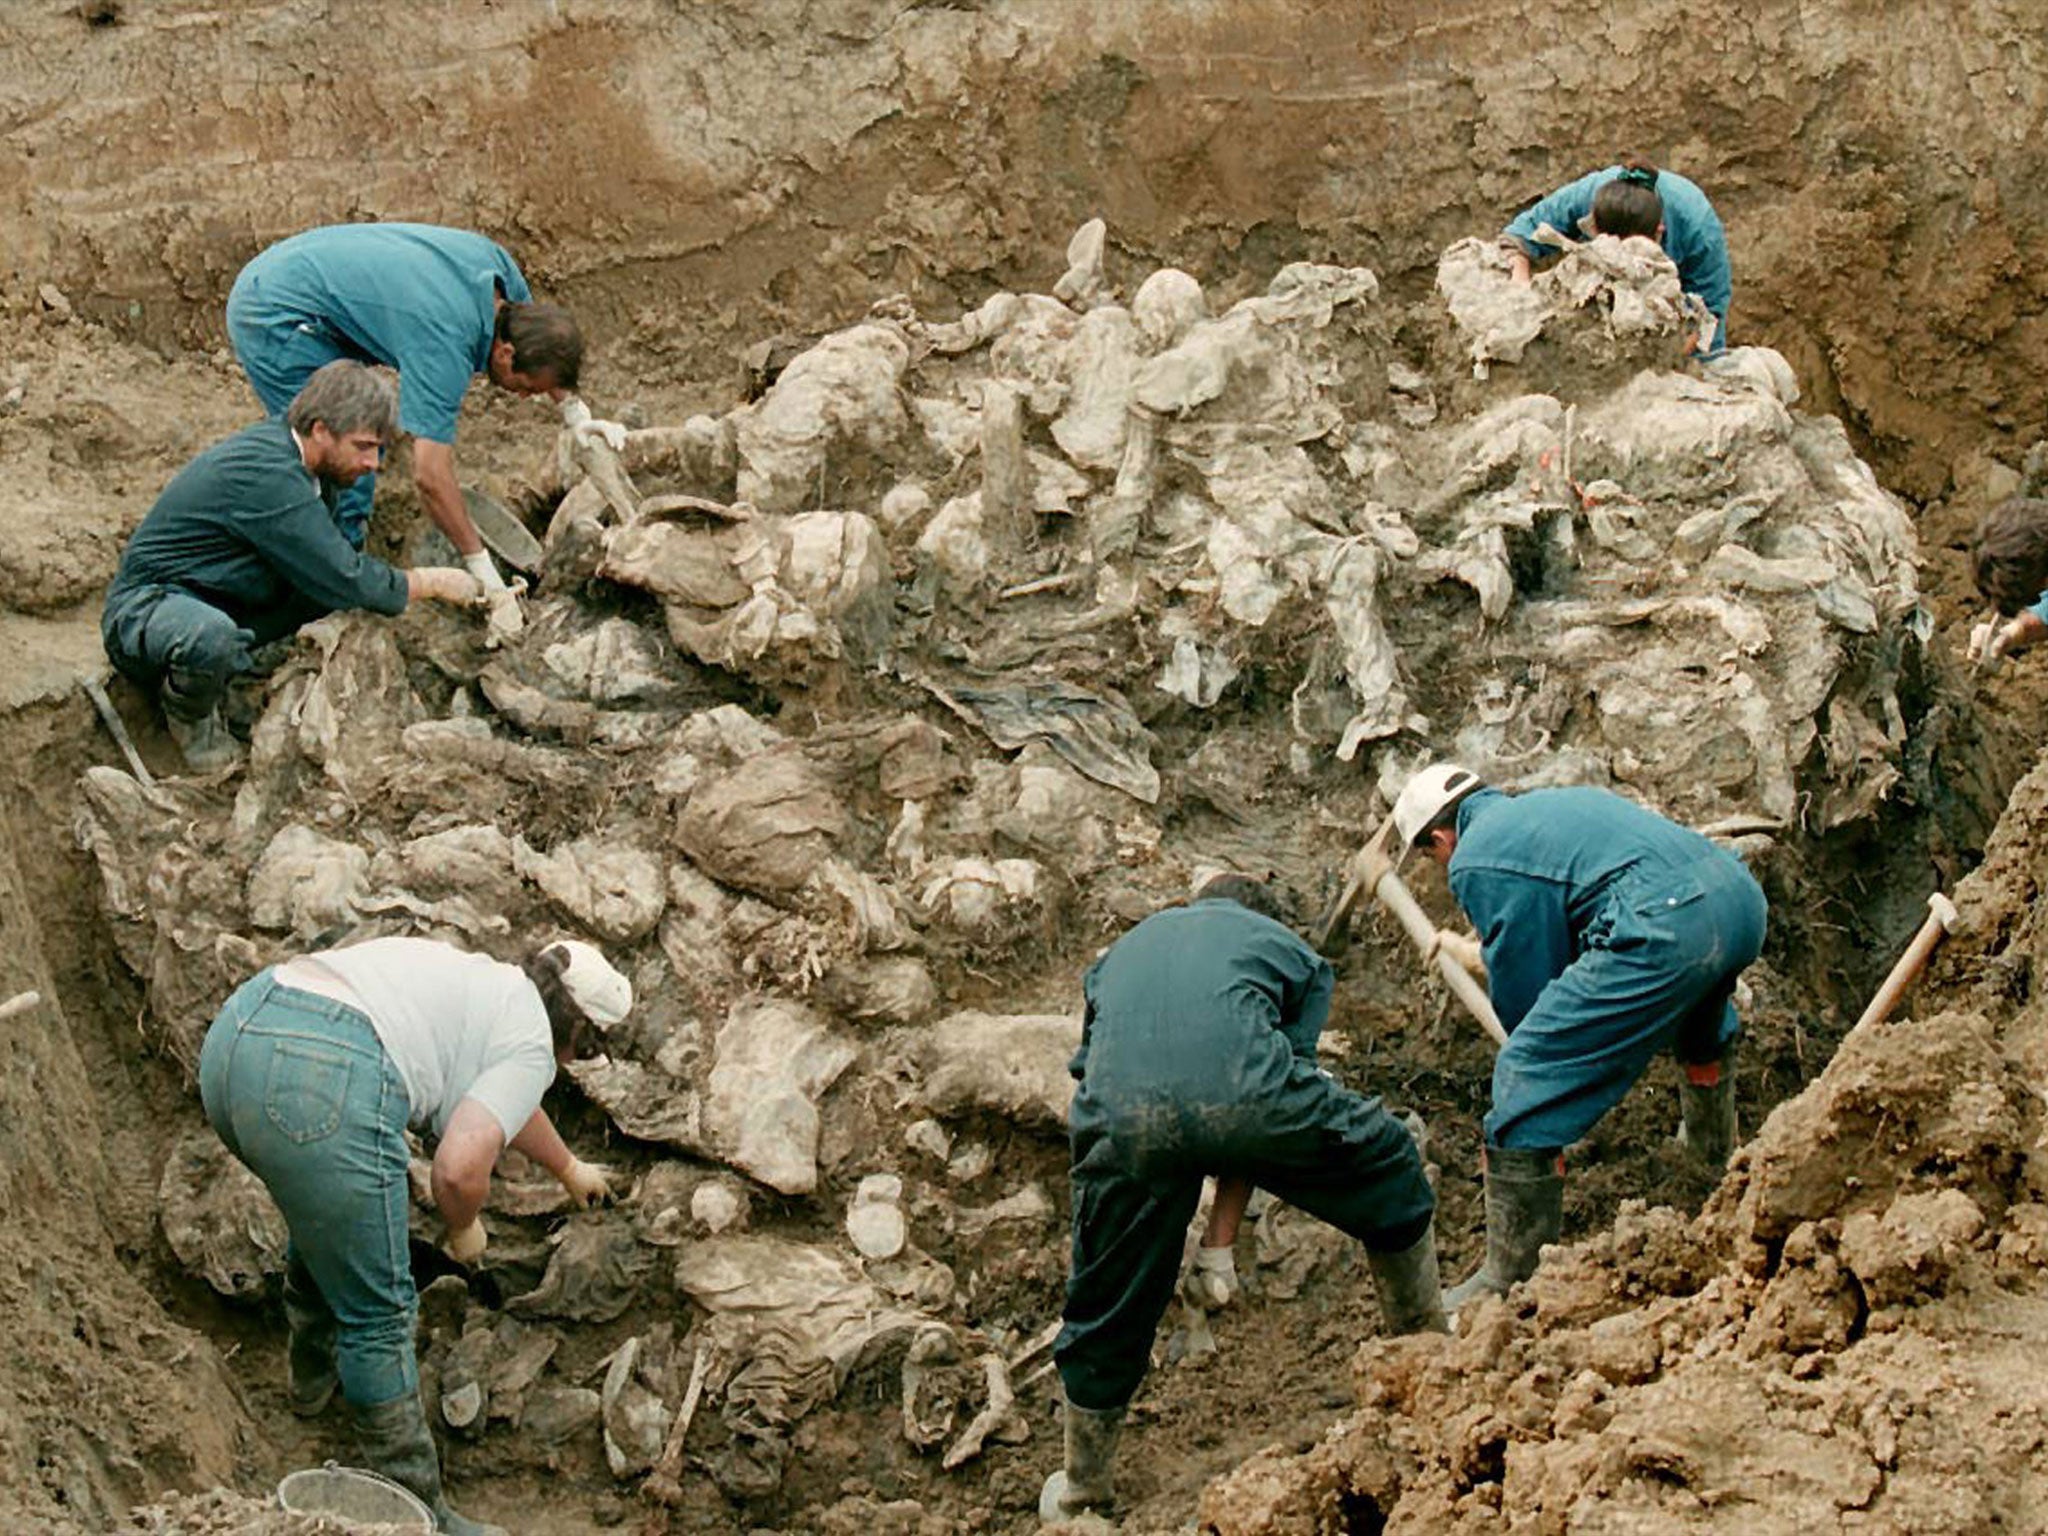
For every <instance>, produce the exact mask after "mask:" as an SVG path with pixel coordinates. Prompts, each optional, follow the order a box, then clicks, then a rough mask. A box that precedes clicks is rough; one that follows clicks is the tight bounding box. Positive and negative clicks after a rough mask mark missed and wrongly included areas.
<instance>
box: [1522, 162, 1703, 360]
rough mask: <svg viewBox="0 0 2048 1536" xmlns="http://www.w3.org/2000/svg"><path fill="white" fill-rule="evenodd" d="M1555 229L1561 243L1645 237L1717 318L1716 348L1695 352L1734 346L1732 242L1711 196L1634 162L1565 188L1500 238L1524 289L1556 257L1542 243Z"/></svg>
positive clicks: (1682, 285)
mask: <svg viewBox="0 0 2048 1536" xmlns="http://www.w3.org/2000/svg"><path fill="white" fill-rule="evenodd" d="M1546 224H1547V225H1549V226H1550V227H1551V228H1552V229H1554V230H1556V231H1557V232H1558V233H1559V234H1561V235H1577V234H1581V233H1583V234H1587V235H1621V236H1627V235H1645V236H1647V237H1649V238H1650V239H1652V240H1655V241H1656V242H1657V243H1658V244H1659V245H1661V246H1662V247H1663V248H1664V254H1665V255H1667V256H1669V257H1670V258H1671V261H1672V264H1673V265H1674V266H1676V267H1677V268H1678V286H1679V287H1680V288H1681V289H1683V290H1684V291H1685V292H1687V293H1689V294H1692V295H1693V296H1694V297H1695V298H1697V299H1698V300H1699V301H1700V302H1701V303H1702V304H1704V305H1706V306H1707V308H1708V309H1709V310H1711V311H1712V312H1713V316H1714V338H1713V343H1712V345H1710V346H1705V347H1695V348H1694V350H1695V351H1696V352H1697V353H1699V354H1700V355H1702V356H1708V357H1711V356H1713V355H1714V354H1716V353H1718V352H1722V351H1724V350H1726V348H1727V346H1728V304H1729V300H1730V299H1731V298H1733V297H1734V288H1733V285H1732V284H1731V282H1730V280H1729V275H1728V237H1727V236H1726V235H1725V234H1723V233H1722V231H1721V218H1720V215H1719V214H1717V213H1715V212H1714V205H1713V204H1712V203H1710V202H1708V201H1707V194H1706V193H1704V192H1702V191H1701V190H1700V189H1699V188H1698V187H1697V186H1695V185H1694V184H1693V183H1692V182H1690V181H1687V180H1686V179H1685V178H1684V177H1683V176H1681V175H1679V174H1678V172H1676V171H1660V170H1658V169H1657V167H1655V166H1654V165H1652V164H1650V162H1649V161H1647V160H1643V159H1639V158H1634V157H1632V158H1630V159H1627V160H1624V161H1623V162H1622V163H1621V164H1619V165H1610V166H1608V167H1607V169H1606V170H1604V171H1593V172H1591V173H1589V174H1588V175H1585V176H1581V177H1580V178H1579V179H1578V180H1577V181H1574V182H1572V183H1570V184H1569V185H1567V186H1562V187H1559V188H1558V189H1557V190H1556V191H1555V192H1553V193H1551V194H1550V195H1549V196H1548V197H1546V198H1544V199H1543V200H1542V201H1540V202H1538V203H1535V204H1533V205H1532V206H1530V207H1528V208H1525V209H1523V210H1522V212H1521V213H1519V214H1518V215H1516V217H1515V219H1514V221H1513V222H1512V223H1510V224H1509V225H1508V227H1507V228H1506V229H1504V230H1502V231H1501V243H1502V244H1503V245H1505V246H1506V247H1507V248H1508V252H1509V257H1510V260H1511V262H1512V264H1513V269H1514V278H1515V281H1516V282H1518V283H1526V282H1528V281H1529V263H1530V262H1531V261H1532V260H1537V259H1541V258H1543V257H1546V256H1555V255H1557V254H1558V247H1556V246H1554V245H1549V244H1546V243H1545V242H1544V241H1542V240H1540V239H1538V238H1537V234H1536V231H1537V230H1538V229H1540V228H1541V227H1542V226H1544V225H1546Z"/></svg>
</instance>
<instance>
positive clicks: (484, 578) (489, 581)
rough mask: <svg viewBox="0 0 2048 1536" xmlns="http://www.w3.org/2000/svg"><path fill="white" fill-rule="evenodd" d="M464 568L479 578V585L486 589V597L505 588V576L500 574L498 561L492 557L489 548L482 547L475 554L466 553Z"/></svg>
mask: <svg viewBox="0 0 2048 1536" xmlns="http://www.w3.org/2000/svg"><path fill="white" fill-rule="evenodd" d="M462 568H463V569H464V570H465V571H467V572H469V574H470V575H472V576H474V577H475V578H476V579H477V583H478V585H480V586H481V587H482V588H483V589H484V596H485V597H491V596H493V595H495V594H496V593H499V592H502V591H504V590H505V578H504V577H502V576H500V575H499V574H498V565H497V562H496V561H494V560H493V559H492V558H491V552H490V551H489V550H488V549H480V550H478V551H477V552H476V553H475V554H473V555H464V556H463V557H462Z"/></svg>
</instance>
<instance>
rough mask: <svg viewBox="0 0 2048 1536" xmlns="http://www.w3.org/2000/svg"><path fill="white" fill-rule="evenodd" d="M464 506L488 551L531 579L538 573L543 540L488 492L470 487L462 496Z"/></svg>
mask: <svg viewBox="0 0 2048 1536" xmlns="http://www.w3.org/2000/svg"><path fill="white" fill-rule="evenodd" d="M462 504H463V506H464V507H465V508H466V509H468V512H469V520H470V522H472V523H473V524H475V525H476V536H477V537H478V538H480V539H482V540H483V541H484V548H485V549H488V550H489V551H490V552H491V553H492V554H494V555H496V556H497V557H498V558H499V559H500V560H502V561H504V562H505V563H506V564H507V565H509V566H511V567H512V568H513V569H514V570H516V571H524V572H525V573H526V574H527V575H529V576H533V575H537V574H539V572H540V565H541V559H542V550H541V547H540V540H539V539H536V538H535V537H534V536H533V534H532V533H531V532H529V531H528V530H527V527H526V525H525V524H524V523H522V522H520V521H519V519H518V518H516V517H514V516H513V515H512V513H511V510H510V509H509V508H507V507H506V505H505V504H504V503H503V502H502V501H500V500H498V498H497V497H495V496H493V495H491V494H490V492H488V491H480V490H477V489H475V488H474V487H470V488H468V489H465V490H464V491H463V493H462Z"/></svg>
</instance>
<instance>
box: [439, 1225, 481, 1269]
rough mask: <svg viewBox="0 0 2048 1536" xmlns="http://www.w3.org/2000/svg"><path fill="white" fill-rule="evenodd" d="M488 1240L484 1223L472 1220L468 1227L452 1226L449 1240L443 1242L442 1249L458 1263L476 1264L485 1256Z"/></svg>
mask: <svg viewBox="0 0 2048 1536" xmlns="http://www.w3.org/2000/svg"><path fill="white" fill-rule="evenodd" d="M488 1241H489V1239H488V1238H487V1237H486V1236H485V1234H484V1224H483V1223H482V1222H481V1221H472V1222H471V1223H470V1224H469V1225H468V1226H466V1227H453V1228H450V1229H449V1232H448V1237H447V1240H446V1241H444V1242H443V1243H442V1244H441V1251H442V1252H443V1253H445V1254H447V1255H448V1257H449V1258H451V1259H453V1260H454V1261H455V1262H456V1263H458V1264H474V1263H475V1262H476V1261H477V1260H478V1259H480V1258H482V1257H483V1256H484V1244H485V1243H486V1242H488Z"/></svg>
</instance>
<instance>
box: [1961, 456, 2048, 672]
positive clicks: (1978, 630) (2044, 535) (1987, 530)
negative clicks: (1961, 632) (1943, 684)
mask: <svg viewBox="0 0 2048 1536" xmlns="http://www.w3.org/2000/svg"><path fill="white" fill-rule="evenodd" d="M1970 575H1971V578H1972V579H1973V580H1974V581H1975V582H1976V584H1977V590H1978V591H1979V592H1980V593H1982V594H1983V595H1984V596H1985V597H1986V598H1987V599H1989V600H1990V601H1991V602H1992V603H1993V604H1994V605H1996V607H1997V609H1998V613H1999V618H2000V619H2003V620H2004V622H2003V623H2000V622H1998V621H1997V620H1986V621H1985V622H1984V623H1981V624H1979V625H1977V626H1976V627H1975V628H1974V629H1972V630H1971V631H1970V652H1969V654H1970V660H1971V661H1973V662H1975V663H1976V664H1977V665H1978V666H1980V667H1986V668H1989V667H1995V666H1997V665H1998V663H1999V661H2000V660H2001V659H2002V658H2004V657H2006V656H2008V655H2010V654H2011V653H2012V652H2014V651H2023V650H2025V649H2026V648H2027V647H2028V646H2031V645H2039V644H2040V643H2041V642H2042V641H2043V640H2048V501H2044V500H2042V499H2041V498H2039V497H2037V496H2008V497H2007V498H2006V499H2005V500H2004V501H2001V502H2000V503H1998V505H1997V506H1995V507H1993V508H1992V509H1991V510H1990V511H1988V512H1986V513H1985V514H1984V515H1983V516H1982V517H1981V518H1979V519H1978V520H1977V531H1976V533H1975V534H1974V535H1973V536H1972V537H1971V540H1970Z"/></svg>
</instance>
